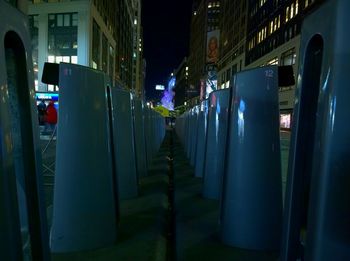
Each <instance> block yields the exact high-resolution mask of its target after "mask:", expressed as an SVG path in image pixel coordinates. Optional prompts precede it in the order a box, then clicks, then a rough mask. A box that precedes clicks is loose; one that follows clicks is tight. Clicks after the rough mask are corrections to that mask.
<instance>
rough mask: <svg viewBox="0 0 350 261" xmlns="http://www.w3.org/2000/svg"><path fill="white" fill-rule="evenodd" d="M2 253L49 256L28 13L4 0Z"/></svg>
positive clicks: (0, 18) (0, 45)
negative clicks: (26, 14)
mask: <svg viewBox="0 0 350 261" xmlns="http://www.w3.org/2000/svg"><path fill="white" fill-rule="evenodd" d="M0 39H1V40H0V101H1V102H0V231H1V232H0V258H1V260H21V259H22V258H26V259H33V260H38V261H41V260H50V253H49V245H48V229H47V221H46V210H45V202H44V192H43V183H42V171H41V165H42V162H41V150H40V147H39V146H38V144H39V131H38V122H37V111H36V106H35V92H34V79H33V64H32V59H31V55H32V54H31V40H30V35H29V28H28V23H27V17H26V16H25V15H24V14H23V13H21V12H19V11H18V10H16V9H15V8H13V7H12V6H10V5H9V4H8V3H6V2H5V1H0Z"/></svg>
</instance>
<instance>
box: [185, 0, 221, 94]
mask: <svg viewBox="0 0 350 261" xmlns="http://www.w3.org/2000/svg"><path fill="white" fill-rule="evenodd" d="M219 19H220V1H213V0H197V1H194V4H193V10H192V18H191V32H190V34H191V35H190V53H189V57H188V67H189V88H191V89H194V90H196V92H191V95H190V96H188V97H187V98H189V99H190V98H193V97H195V96H198V95H200V96H201V97H202V98H203V97H204V96H205V92H206V87H205V86H206V82H207V80H208V72H209V71H210V72H211V73H213V72H214V74H215V75H216V64H217V58H218V52H219V34H220V33H219ZM208 66H209V67H208Z"/></svg>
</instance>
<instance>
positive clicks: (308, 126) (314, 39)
mask: <svg viewBox="0 0 350 261" xmlns="http://www.w3.org/2000/svg"><path fill="white" fill-rule="evenodd" d="M349 8H350V2H349V1H342V0H337V1H325V2H324V3H323V4H322V5H321V6H320V7H319V8H318V9H317V10H316V11H315V12H313V13H312V14H311V15H309V16H308V17H306V18H305V20H304V22H303V26H302V35H301V39H302V40H301V51H300V57H301V59H300V65H299V71H298V74H297V85H296V86H297V87H296V95H295V107H294V114H293V122H292V124H293V126H292V135H291V143H290V152H289V163H288V177H287V189H286V195H285V201H284V206H283V205H282V189H281V188H282V184H281V159H280V139H279V101H278V87H279V86H285V85H287V86H288V84H287V82H288V81H289V80H288V81H286V79H288V78H289V76H288V75H286V74H285V72H287V71H289V69H287V68H283V67H276V66H266V67H260V68H256V69H252V70H247V71H243V72H240V73H237V74H236V75H234V76H233V79H232V81H231V83H232V84H231V86H230V88H229V89H224V90H219V91H215V92H213V93H211V94H210V96H209V98H208V99H207V100H205V101H203V102H202V103H201V104H199V105H197V106H195V107H193V108H191V109H189V110H188V111H186V112H185V113H184V114H183V115H181V116H180V117H178V118H177V121H176V132H177V134H178V136H179V138H180V140H181V142H182V144H183V146H184V148H185V151H186V154H187V156H188V158H189V160H190V162H191V164H192V165H193V166H194V168H195V176H196V177H203V193H202V194H203V197H205V198H212V199H220V202H221V207H220V221H219V224H220V231H221V233H220V234H221V235H220V236H221V239H222V241H223V242H224V243H225V244H228V245H231V246H235V247H240V248H245V249H254V250H277V251H279V252H280V260H283V261H295V260H312V261H323V260H350V222H349V220H350V204H349V198H350V190H349V188H350V161H349V160H348V159H349V156H350V143H349V142H350V123H349V121H348V117H349V115H348V113H349V102H348V101H349V99H350V91H349V88H348V84H347V83H348V82H349V80H350V75H349V73H348V71H349V69H350V63H349V50H350V49H349V46H348V44H347V43H348V42H349V40H350V39H349V37H350V36H349V34H348V33H347V31H348V30H347V28H346V24H347V21H349V18H348V15H347V13H346V11H345V10H349ZM319 21H324V22H323V23H320V22H319ZM289 85H291V84H289Z"/></svg>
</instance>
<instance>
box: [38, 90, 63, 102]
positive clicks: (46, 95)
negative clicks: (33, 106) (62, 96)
mask: <svg viewBox="0 0 350 261" xmlns="http://www.w3.org/2000/svg"><path fill="white" fill-rule="evenodd" d="M35 97H36V99H37V100H53V101H58V93H50V92H37V93H35Z"/></svg>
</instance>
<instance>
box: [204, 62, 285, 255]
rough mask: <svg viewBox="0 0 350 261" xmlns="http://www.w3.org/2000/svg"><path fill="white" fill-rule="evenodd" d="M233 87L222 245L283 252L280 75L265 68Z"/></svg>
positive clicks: (237, 79)
mask: <svg viewBox="0 0 350 261" xmlns="http://www.w3.org/2000/svg"><path fill="white" fill-rule="evenodd" d="M290 68H291V67H290ZM231 82H232V83H233V84H232V86H231V88H232V94H231V98H230V104H231V106H232V107H231V109H230V114H229V127H228V137H227V154H226V160H225V174H224V180H223V193H222V200H221V214H220V216H221V221H220V230H221V239H222V241H223V242H224V243H225V244H228V245H231V246H235V247H239V248H245V249H255V250H278V249H279V246H280V239H281V228H282V177H281V158H280V139H279V137H280V136H279V103H278V93H279V70H278V67H277V66H266V67H260V68H256V69H252V70H247V71H242V72H239V73H237V74H235V75H234V76H233V79H232V80H231ZM208 142H209V140H208Z"/></svg>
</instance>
